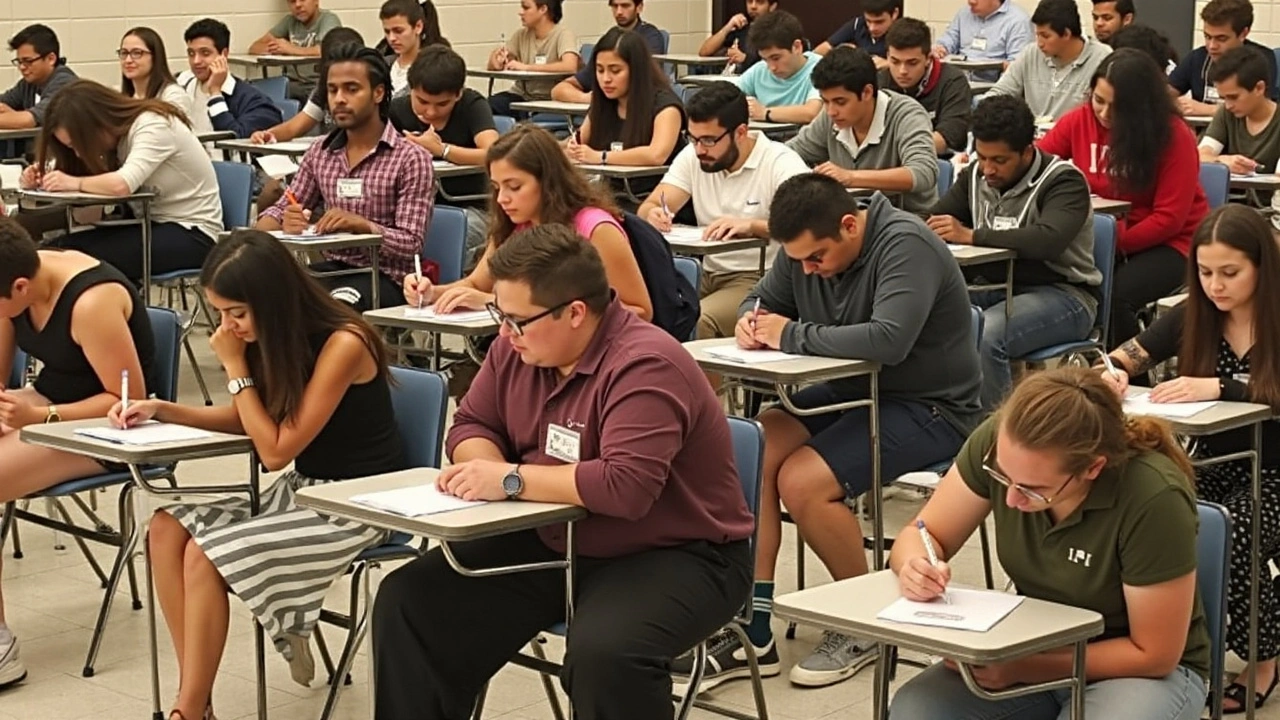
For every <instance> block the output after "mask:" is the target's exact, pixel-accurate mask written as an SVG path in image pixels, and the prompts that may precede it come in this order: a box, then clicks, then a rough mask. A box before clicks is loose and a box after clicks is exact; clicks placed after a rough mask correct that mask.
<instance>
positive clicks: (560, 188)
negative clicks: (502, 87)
mask: <svg viewBox="0 0 1280 720" xmlns="http://www.w3.org/2000/svg"><path fill="white" fill-rule="evenodd" d="M499 160H506V161H507V162H509V163H511V164H512V165H513V166H514V167H515V168H516V169H517V170H521V171H523V172H527V173H529V174H530V175H532V176H534V177H535V178H537V179H538V184H539V186H540V187H541V194H542V199H541V203H542V212H541V213H539V215H540V217H541V218H542V222H543V223H544V224H546V223H559V224H561V225H568V226H569V227H573V226H574V225H573V218H574V216H575V215H577V214H578V211H580V210H582V209H583V208H587V207H598V208H600V209H602V210H605V211H607V212H608V213H609V214H610V215H613V216H614V217H615V218H620V217H622V211H620V210H619V209H618V206H617V204H616V203H614V201H613V192H612V191H611V190H609V189H608V188H605V187H602V186H600V185H598V184H595V183H592V182H590V181H589V180H587V176H586V175H584V174H583V173H582V172H581V171H580V170H578V168H576V167H574V166H573V164H572V163H570V162H569V158H567V157H565V154H564V150H563V149H562V148H561V147H560V143H558V142H556V139H555V137H553V136H552V135H551V133H549V132H547V131H546V130H543V129H542V128H540V127H538V126H537V125H533V124H528V123H522V124H520V125H517V126H516V127H515V128H514V129H513V130H511V132H508V133H507V134H506V135H503V136H502V137H500V138H498V140H497V142H495V143H494V144H492V145H490V146H489V152H488V153H486V154H485V160H484V162H485V168H486V169H488V168H489V167H491V166H492V165H493V164H494V163H495V162H497V161H499ZM515 229H516V224H515V223H513V222H511V218H509V217H507V214H506V213H505V212H503V210H502V207H501V206H499V205H498V188H497V186H496V185H495V186H493V187H492V188H490V190H489V238H490V241H491V242H493V244H494V246H495V247H496V246H498V245H501V244H502V243H503V242H505V241H506V239H507V238H509V237H511V233H513V232H515Z"/></svg>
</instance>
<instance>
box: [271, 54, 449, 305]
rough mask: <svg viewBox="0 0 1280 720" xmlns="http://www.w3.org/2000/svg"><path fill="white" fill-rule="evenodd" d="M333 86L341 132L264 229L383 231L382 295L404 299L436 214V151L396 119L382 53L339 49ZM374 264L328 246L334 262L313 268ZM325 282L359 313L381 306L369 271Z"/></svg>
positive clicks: (313, 159)
mask: <svg viewBox="0 0 1280 720" xmlns="http://www.w3.org/2000/svg"><path fill="white" fill-rule="evenodd" d="M326 86H327V94H328V99H329V112H330V113H331V114H332V115H333V121H334V124H335V125H337V129H336V130H334V131H333V132H331V133H329V135H327V136H326V137H325V138H324V140H321V141H319V142H316V143H315V144H313V145H312V146H311V149H310V150H307V153H306V155H303V156H302V164H301V166H300V167H299V169H298V173H297V175H295V176H294V178H293V182H292V183H290V185H289V190H288V191H287V192H285V194H284V196H283V197H281V198H280V199H279V200H278V201H276V204H275V205H273V206H271V207H269V208H267V209H266V210H265V211H264V212H263V213H262V215H261V216H259V218H258V224H257V228H258V229H259V230H267V231H272V230H283V231H284V232H286V233H289V234H291V235H296V234H302V233H304V232H307V233H309V232H314V233H315V234H317V235H324V234H327V233H371V234H375V235H381V236H382V245H381V246H380V247H379V249H378V269H379V270H380V272H379V281H380V283H381V285H380V287H379V292H380V294H381V297H382V298H398V297H400V284H401V282H402V281H403V280H404V276H405V275H407V274H409V273H411V272H413V269H414V267H413V259H414V257H416V256H418V255H419V254H420V253H421V252H422V242H423V238H424V237H425V235H426V230H427V225H428V224H429V223H430V221H431V208H432V197H433V196H434V194H435V190H434V188H435V185H434V180H433V177H432V171H431V156H430V155H428V154H427V151H426V150H423V149H422V148H420V147H418V146H417V145H416V144H414V143H413V142H411V141H409V140H407V139H406V138H405V137H404V136H403V135H402V134H401V133H400V132H399V131H397V130H396V129H395V126H393V125H392V124H391V123H390V122H388V121H387V111H388V106H389V105H390V103H391V70H390V68H388V67H387V61H386V60H384V59H383V58H382V56H381V55H379V54H378V53H377V51H376V50H373V49H371V48H367V47H363V46H360V45H355V44H347V45H342V46H340V47H338V48H336V49H335V51H334V53H333V57H332V59H331V61H330V63H329V67H328V71H327V73H326ZM321 208H324V212H323V213H321V212H320V209H321ZM367 267H369V257H368V253H367V251H366V250H365V249H364V248H355V249H351V250H336V251H330V252H326V253H325V261H324V262H320V263H316V264H314V265H312V266H311V269H312V270H314V271H317V272H333V271H341V270H350V269H353V268H367ZM321 282H324V283H325V284H326V285H327V286H328V287H329V289H330V292H331V293H332V294H333V296H334V297H335V298H337V299H339V300H341V301H343V302H346V303H348V304H350V305H352V306H354V307H355V308H356V309H357V310H360V311H364V310H368V309H370V308H372V307H373V304H372V302H371V300H370V299H371V297H372V290H373V283H372V278H370V277H369V274H368V273H357V274H353V275H339V276H336V277H325V278H321Z"/></svg>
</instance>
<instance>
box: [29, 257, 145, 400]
mask: <svg viewBox="0 0 1280 720" xmlns="http://www.w3.org/2000/svg"><path fill="white" fill-rule="evenodd" d="M105 283H115V284H117V285H122V286H124V287H125V288H126V289H127V290H128V291H129V295H130V296H131V297H132V298H133V310H132V311H130V313H129V334H130V335H132V336H133V346H134V347H135V348H137V350H138V360H139V361H140V362H141V363H142V375H143V377H144V378H145V379H146V384H147V392H148V393H153V392H155V391H156V390H157V388H156V385H155V377H156V375H155V357H156V343H155V338H154V337H152V335H151V321H150V320H149V319H148V318H147V310H146V306H145V305H143V303H142V297H141V296H140V295H138V292H137V291H136V290H134V288H133V285H132V284H130V282H129V281H128V280H127V279H126V278H125V276H124V275H123V274H121V273H120V271H119V270H116V269H115V268H114V267H112V266H110V265H108V264H106V263H99V264H98V265H96V266H94V267H91V268H89V269H88V270H84V271H81V272H80V273H78V274H77V275H75V276H73V277H72V278H71V279H70V280H69V281H67V284H66V286H64V287H63V288H62V294H61V295H59V296H58V300H57V302H56V303H55V304H54V306H53V312H52V313H50V315H49V321H48V322H47V323H45V326H44V329H43V330H40V331H36V329H35V328H34V327H33V326H32V325H31V312H30V310H28V311H26V312H24V313H22V314H21V315H19V316H17V317H15V318H14V319H13V329H14V337H15V339H16V340H17V343H18V347H19V348H22V350H23V351H24V352H26V353H27V354H28V355H31V356H32V357H34V358H36V359H37V360H39V361H40V362H41V363H43V364H44V367H43V368H41V370H40V374H39V375H38V376H37V377H36V382H35V388H36V392H38V393H40V394H41V395H43V396H45V397H46V398H48V399H49V402H51V403H53V404H55V405H66V404H68V403H73V402H79V401H81V400H84V399H85V398H89V397H93V396H94V395H97V394H99V393H101V392H103V391H104V390H105V388H103V386H102V381H101V380H99V379H98V374H97V373H96V372H94V370H93V366H92V365H91V364H89V359H88V358H87V357H85V355H84V350H83V349H82V348H81V347H80V346H79V345H77V344H76V341H75V340H74V339H72V337H71V311H72V309H74V308H75V305H76V301H78V300H79V299H80V296H81V295H83V294H84V293H85V291H86V290H88V289H90V288H92V287H95V286H97V285H102V284H105ZM111 391H112V392H119V391H120V389H119V388H117V387H112V388H111Z"/></svg>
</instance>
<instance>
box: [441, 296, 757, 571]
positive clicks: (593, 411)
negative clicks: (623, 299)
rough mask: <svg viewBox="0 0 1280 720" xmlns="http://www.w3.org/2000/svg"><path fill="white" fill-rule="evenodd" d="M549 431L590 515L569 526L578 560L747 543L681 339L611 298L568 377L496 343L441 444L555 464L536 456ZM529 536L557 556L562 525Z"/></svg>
mask: <svg viewBox="0 0 1280 720" xmlns="http://www.w3.org/2000/svg"><path fill="white" fill-rule="evenodd" d="M552 425H555V426H557V427H558V432H560V433H562V432H563V431H564V430H568V431H570V432H572V433H576V434H577V435H578V437H579V449H578V464H577V471H576V474H575V482H576V483H577V489H578V494H579V495H580V496H581V497H582V502H583V505H584V506H585V507H586V509H587V511H588V512H590V516H589V517H587V518H586V519H585V520H582V521H580V522H579V523H578V525H577V528H576V530H575V532H576V536H577V548H578V553H579V554H580V555H582V556H584V557H597V558H600V557H603V558H608V557H617V556H620V555H627V554H630V553H635V552H639V551H642V550H649V549H653V548H661V547H671V546H675V545H682V544H685V543H689V542H693V541H698V540H705V541H708V542H711V543H715V544H724V543H728V542H732V541H735V540H743V539H745V538H748V537H750V536H751V529H752V527H753V526H754V520H753V518H752V516H751V511H750V510H748V509H747V505H746V501H745V500H744V499H743V497H742V486H741V485H740V484H739V482H738V472H737V469H736V467H735V465H734V462H733V444H732V439H731V437H730V434H729V423H728V421H727V420H726V419H725V415H724V410H723V409H722V408H721V406H720V400H719V398H717V397H716V394H715V391H714V390H712V389H711V385H710V384H709V383H708V382H707V378H706V376H705V375H703V374H702V371H701V370H699V369H698V364H697V363H695V362H694V361H693V357H692V356H691V355H690V354H689V352H688V351H687V350H685V349H684V348H683V347H681V346H680V343H678V342H676V340H675V339H674V338H672V337H671V336H670V335H669V334H667V332H666V331H665V330H662V329H661V328H659V327H658V326H656V325H654V324H652V323H649V322H646V321H644V320H641V319H640V318H639V316H637V315H636V314H635V313H632V312H630V311H628V310H627V309H626V308H624V307H622V305H621V304H620V303H619V302H618V301H617V299H616V298H615V299H614V301H613V302H612V303H611V304H610V305H609V308H608V309H607V310H606V311H605V313H604V315H603V316H602V317H601V320H600V326H599V327H598V328H597V329H596V334H595V337H593V338H592V339H591V342H590V343H589V344H588V345H587V348H586V350H585V351H584V352H583V354H582V357H581V359H579V360H578V364H577V366H576V367H575V368H574V370H573V374H572V375H570V376H569V377H567V378H562V377H561V376H560V372H559V371H558V370H557V369H555V368H542V367H534V366H532V365H526V364H525V363H524V361H522V360H521V359H520V355H519V354H518V353H517V352H515V350H513V349H512V348H511V343H510V342H509V341H508V340H507V338H505V337H499V338H498V339H497V340H495V341H494V343H493V346H492V347H490V348H489V354H488V355H487V356H486V357H485V360H484V365H482V366H481V368H480V373H479V374H478V375H476V378H475V380H474V381H473V382H472V384H471V388H470V389H469V390H468V391H467V394H466V396H465V397H464V398H463V400H462V404H461V406H459V408H458V412H457V414H456V415H455V416H454V419H453V427H452V428H451V429H450V430H449V437H448V439H447V442H446V446H447V449H448V451H449V454H450V456H452V455H453V451H454V448H456V447H457V446H458V444H459V443H461V442H462V441H464V440H468V439H471V438H477V437H479V438H485V439H487V440H490V441H491V442H493V443H494V444H496V445H497V446H498V447H499V448H500V449H501V450H502V454H503V456H504V457H506V459H507V460H509V461H511V462H516V463H521V464H528V465H562V464H565V463H566V462H568V461H567V460H564V459H557V458H555V457H552V456H551V455H549V454H548V453H547V452H546V449H547V435H548V434H549V431H550V427H551V426H552ZM562 447H563V446H562ZM539 534H540V535H541V536H542V540H543V542H545V543H546V544H547V545H548V546H549V547H551V548H553V549H555V550H559V551H562V550H563V549H564V539H565V532H564V527H563V526H557V527H551V528H543V529H542V530H541V531H540V532H539Z"/></svg>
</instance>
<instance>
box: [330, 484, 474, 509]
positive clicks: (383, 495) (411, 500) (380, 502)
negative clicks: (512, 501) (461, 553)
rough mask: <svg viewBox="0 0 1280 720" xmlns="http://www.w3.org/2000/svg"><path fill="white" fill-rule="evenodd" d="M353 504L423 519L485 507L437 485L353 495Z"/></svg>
mask: <svg viewBox="0 0 1280 720" xmlns="http://www.w3.org/2000/svg"><path fill="white" fill-rule="evenodd" d="M351 502H353V503H357V504H359V505H364V506H365V507H371V508H373V509H375V510H382V511H383V512H389V513H395V514H396V515H401V516H404V517H422V516H423V515H435V514H436V513H442V512H449V511H450V510H461V509H462V508H469V507H474V506H476V505H483V504H484V503H485V501H483V500H463V499H461V498H456V497H454V496H452V495H446V494H444V493H442V492H440V491H439V490H437V489H436V486H435V483H428V484H426V485H414V486H412V487H406V488H397V489H395V490H383V491H382V492H376V493H364V494H361V495H352V496H351Z"/></svg>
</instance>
